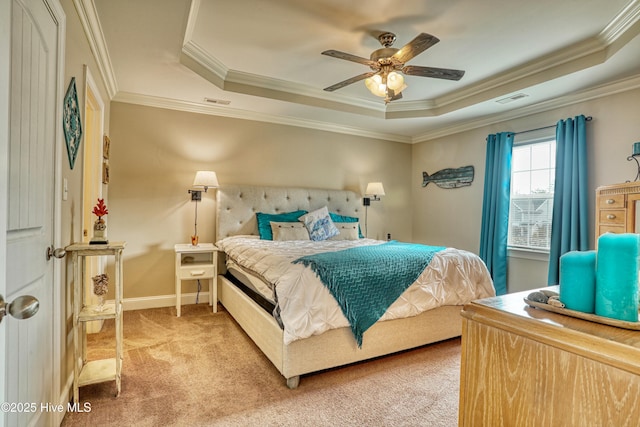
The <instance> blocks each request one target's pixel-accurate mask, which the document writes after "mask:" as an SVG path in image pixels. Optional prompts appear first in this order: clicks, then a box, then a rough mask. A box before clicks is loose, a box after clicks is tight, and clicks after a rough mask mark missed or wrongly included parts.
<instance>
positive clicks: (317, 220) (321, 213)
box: [299, 206, 340, 242]
mask: <svg viewBox="0 0 640 427" xmlns="http://www.w3.org/2000/svg"><path fill="white" fill-rule="evenodd" d="M299 220H300V221H302V222H303V223H304V226H305V227H307V231H309V237H310V238H311V240H313V241H316V242H318V241H320V240H327V239H328V238H330V237H333V236H335V235H337V234H340V231H339V230H338V229H337V228H336V226H335V225H333V221H331V217H330V216H329V210H328V209H327V207H326V206H325V207H323V208H320V209H318V210H315V211H313V212H309V213H308V214H306V215H303V216H302V217H300V219H299Z"/></svg>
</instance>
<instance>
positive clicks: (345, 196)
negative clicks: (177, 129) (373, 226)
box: [216, 185, 363, 241]
mask: <svg viewBox="0 0 640 427" xmlns="http://www.w3.org/2000/svg"><path fill="white" fill-rule="evenodd" d="M323 206H327V207H328V208H329V212H335V213H338V214H340V215H348V216H354V217H358V218H360V213H361V212H362V211H363V206H362V198H361V197H360V196H359V195H358V194H356V193H354V192H353V191H347V190H321V189H309V188H289V187H256V186H250V185H224V186H221V187H220V188H218V194H217V209H218V212H217V215H216V241H218V240H220V239H222V238H224V237H228V236H233V235H236V234H254V235H257V234H258V223H257V221H256V212H265V213H284V212H291V211H295V210H299V209H304V210H307V211H312V210H315V209H319V208H321V207H323Z"/></svg>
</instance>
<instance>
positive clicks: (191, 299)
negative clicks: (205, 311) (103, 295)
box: [110, 292, 209, 311]
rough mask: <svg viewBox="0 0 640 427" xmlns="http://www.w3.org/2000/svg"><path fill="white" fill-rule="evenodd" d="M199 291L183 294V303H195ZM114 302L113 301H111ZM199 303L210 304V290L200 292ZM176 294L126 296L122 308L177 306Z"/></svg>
mask: <svg viewBox="0 0 640 427" xmlns="http://www.w3.org/2000/svg"><path fill="white" fill-rule="evenodd" d="M196 295H198V294H197V293H195V292H194V293H189V294H182V298H181V303H182V305H185V304H195V303H196ZM110 302H113V301H110ZM198 304H209V292H200V294H199V296H198ZM175 306H176V296H175V294H174V295H156V296H151V297H140V298H125V299H124V300H123V301H122V308H123V309H124V310H125V311H129V310H145V309H147V308H160V307H175Z"/></svg>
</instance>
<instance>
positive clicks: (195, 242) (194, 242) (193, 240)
mask: <svg viewBox="0 0 640 427" xmlns="http://www.w3.org/2000/svg"><path fill="white" fill-rule="evenodd" d="M191 245H192V246H198V236H191Z"/></svg>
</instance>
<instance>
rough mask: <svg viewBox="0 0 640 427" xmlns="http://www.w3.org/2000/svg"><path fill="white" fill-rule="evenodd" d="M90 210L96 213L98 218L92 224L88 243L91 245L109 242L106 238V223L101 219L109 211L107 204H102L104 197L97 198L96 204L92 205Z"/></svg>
mask: <svg viewBox="0 0 640 427" xmlns="http://www.w3.org/2000/svg"><path fill="white" fill-rule="evenodd" d="M91 212H92V213H93V214H94V215H96V216H97V217H98V219H97V220H96V222H95V223H94V224H93V237H92V238H91V241H90V242H89V243H90V244H93V245H100V244H107V243H109V241H108V240H107V224H106V223H105V221H104V219H102V217H103V216H105V215H107V214H108V213H109V210H108V209H107V205H105V204H104V199H98V204H97V205H95V206H94V207H93V211H91Z"/></svg>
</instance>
